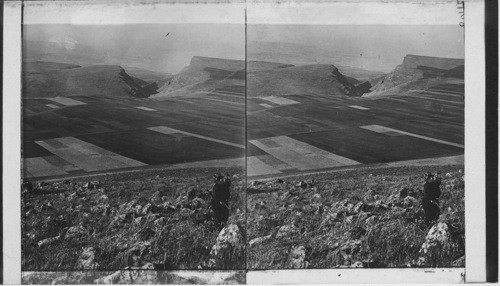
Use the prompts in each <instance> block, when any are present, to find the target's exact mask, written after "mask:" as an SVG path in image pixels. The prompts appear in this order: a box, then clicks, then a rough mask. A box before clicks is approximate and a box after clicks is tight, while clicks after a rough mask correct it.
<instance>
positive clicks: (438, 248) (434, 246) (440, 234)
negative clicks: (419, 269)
mask: <svg viewBox="0 0 500 286" xmlns="http://www.w3.org/2000/svg"><path fill="white" fill-rule="evenodd" d="M450 250H451V243H450V232H449V228H448V225H447V224H446V223H443V222H439V223H436V224H435V225H433V226H432V227H431V229H430V230H429V232H428V233H427V236H426V237H425V241H424V243H423V244H422V246H421V247H420V251H419V257H418V259H417V262H416V264H417V265H418V266H432V267H436V266H437V263H438V259H439V258H440V257H442V256H444V255H445V254H446V253H448V252H449V251H450Z"/></svg>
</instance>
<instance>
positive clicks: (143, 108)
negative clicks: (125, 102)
mask: <svg viewBox="0 0 500 286" xmlns="http://www.w3.org/2000/svg"><path fill="white" fill-rule="evenodd" d="M135 108H137V109H142V110H145V111H156V109H153V108H149V107H145V106H136V107H135Z"/></svg>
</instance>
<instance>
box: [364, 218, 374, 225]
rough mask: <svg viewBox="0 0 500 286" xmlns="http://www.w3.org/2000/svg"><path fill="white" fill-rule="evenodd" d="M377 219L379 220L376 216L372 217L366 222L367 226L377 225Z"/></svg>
mask: <svg viewBox="0 0 500 286" xmlns="http://www.w3.org/2000/svg"><path fill="white" fill-rule="evenodd" d="M376 218H377V217H376V216H371V217H369V218H367V219H366V220H365V223H366V224H367V225H373V224H374V223H375V219H376Z"/></svg>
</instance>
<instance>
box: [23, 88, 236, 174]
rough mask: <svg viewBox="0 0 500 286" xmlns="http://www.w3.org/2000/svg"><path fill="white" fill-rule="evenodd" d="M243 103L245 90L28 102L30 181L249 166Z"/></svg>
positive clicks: (27, 163) (25, 103) (26, 147)
mask: <svg viewBox="0 0 500 286" xmlns="http://www.w3.org/2000/svg"><path fill="white" fill-rule="evenodd" d="M244 102H245V101H244V87H243V86H241V85H231V86H225V87H222V88H218V89H215V90H213V91H211V92H208V93H204V94H197V95H196V96H193V97H183V98H162V99H161V100H155V99H139V98H124V97H103V96H99V95H88V96H73V97H71V98H65V97H55V98H27V99H24V100H23V118H24V121H23V158H24V175H25V178H27V179H31V178H47V177H54V176H68V175H78V174H88V173H99V172H104V171H113V170H119V169H120V170H121V169H131V168H138V167H141V168H143V167H145V166H149V165H167V164H169V165H170V164H179V163H189V162H199V161H204V162H208V161H213V160H218V161H220V160H226V159H234V158H242V157H243V156H244V154H245V148H244V147H245V146H244V145H245V144H244V134H245V133H244V132H245V131H244V128H245V125H244V121H245V107H244ZM231 162H233V161H231ZM238 164H239V166H242V162H240V163H238ZM219 165H227V164H226V163H219ZM233 165H234V164H233Z"/></svg>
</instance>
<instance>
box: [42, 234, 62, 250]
mask: <svg viewBox="0 0 500 286" xmlns="http://www.w3.org/2000/svg"><path fill="white" fill-rule="evenodd" d="M59 238H60V237H59V236H54V237H50V238H46V239H43V240H40V241H39V242H38V247H43V246H45V245H49V244H52V243H54V242H56V241H58V240H59Z"/></svg>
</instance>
